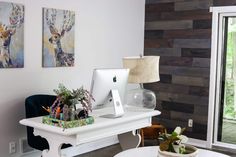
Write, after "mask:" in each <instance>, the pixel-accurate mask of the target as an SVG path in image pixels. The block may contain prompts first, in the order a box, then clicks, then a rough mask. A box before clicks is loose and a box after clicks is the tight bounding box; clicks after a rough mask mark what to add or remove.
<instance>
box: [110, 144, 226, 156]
mask: <svg viewBox="0 0 236 157" xmlns="http://www.w3.org/2000/svg"><path fill="white" fill-rule="evenodd" d="M133 156H134V157H144V156H146V157H157V156H158V146H151V147H139V148H133V149H129V150H126V151H123V152H121V153H119V154H117V155H115V156H114V157H133ZM198 157H230V156H228V155H224V154H221V153H217V152H213V151H210V150H204V149H199V152H198Z"/></svg>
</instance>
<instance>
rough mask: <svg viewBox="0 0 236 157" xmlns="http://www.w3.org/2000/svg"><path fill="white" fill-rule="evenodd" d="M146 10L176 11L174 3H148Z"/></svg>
mask: <svg viewBox="0 0 236 157" xmlns="http://www.w3.org/2000/svg"><path fill="white" fill-rule="evenodd" d="M145 11H146V12H163V11H174V3H161V4H146V5H145Z"/></svg>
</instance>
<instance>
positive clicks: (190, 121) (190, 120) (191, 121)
mask: <svg viewBox="0 0 236 157" xmlns="http://www.w3.org/2000/svg"><path fill="white" fill-rule="evenodd" d="M188 127H190V128H192V127H193V119H189V120H188Z"/></svg>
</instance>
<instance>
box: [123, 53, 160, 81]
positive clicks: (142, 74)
mask: <svg viewBox="0 0 236 157" xmlns="http://www.w3.org/2000/svg"><path fill="white" fill-rule="evenodd" d="M159 60H160V56H142V57H140V56H135V57H125V58H123V67H124V68H128V69H130V72H129V80H128V82H129V83H151V82H157V81H159V80H160V77H159Z"/></svg>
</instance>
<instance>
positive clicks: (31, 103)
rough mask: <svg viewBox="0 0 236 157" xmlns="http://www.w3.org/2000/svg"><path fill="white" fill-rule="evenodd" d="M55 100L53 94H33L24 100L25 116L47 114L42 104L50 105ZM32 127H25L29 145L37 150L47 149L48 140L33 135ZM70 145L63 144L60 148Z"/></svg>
mask: <svg viewBox="0 0 236 157" xmlns="http://www.w3.org/2000/svg"><path fill="white" fill-rule="evenodd" d="M55 100H56V96H54V95H33V96H30V97H28V98H26V100H25V110H26V118H32V117H38V116H44V115H48V112H47V111H45V110H44V109H43V108H42V106H51V105H52V104H53V102H54V101H55ZM33 131H34V129H33V128H32V127H27V140H28V144H29V146H31V147H32V148H35V149H38V150H41V151H42V150H44V149H49V145H48V142H47V140H46V139H45V138H42V137H40V136H34V134H33ZM69 146H71V145H69V144H63V145H62V148H67V147H69Z"/></svg>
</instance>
